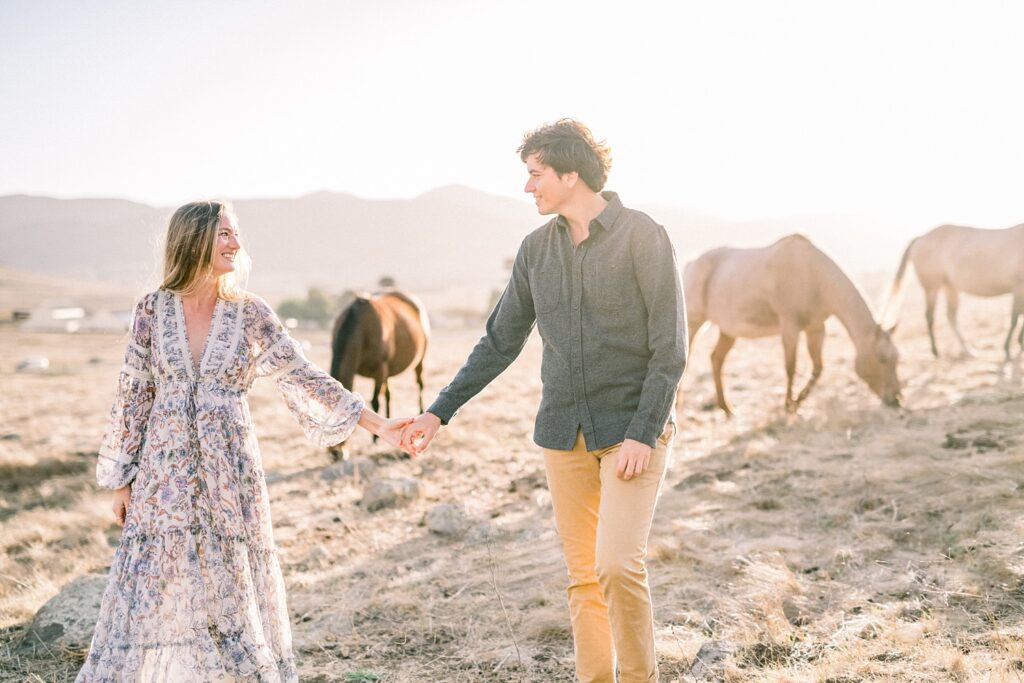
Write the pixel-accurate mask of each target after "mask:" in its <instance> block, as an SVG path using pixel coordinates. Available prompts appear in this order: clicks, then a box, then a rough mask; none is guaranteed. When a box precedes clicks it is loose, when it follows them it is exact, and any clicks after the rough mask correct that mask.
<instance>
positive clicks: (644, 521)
mask: <svg viewBox="0 0 1024 683" xmlns="http://www.w3.org/2000/svg"><path fill="white" fill-rule="evenodd" d="M674 436H675V425H673V424H669V425H668V426H667V427H666V428H665V432H664V433H663V434H662V435H661V437H659V439H658V443H657V446H656V448H654V449H653V450H652V452H651V461H650V465H649V466H648V468H647V469H646V470H644V472H643V473H641V474H640V476H639V477H633V478H632V479H630V480H629V481H623V480H621V479H619V478H618V477H617V476H616V474H615V470H616V467H617V465H618V455H619V447H620V446H621V444H616V445H614V446H611V447H609V448H604V449H601V450H597V451H588V450H587V447H586V444H585V443H584V441H583V434H582V433H580V434H578V435H577V437H576V445H575V446H574V447H573V449H572V450H571V451H558V450H550V449H544V463H545V466H546V469H547V478H548V488H549V489H550V490H551V501H552V504H553V506H554V511H555V527H556V528H557V530H558V535H559V537H560V538H561V539H562V549H563V551H564V552H565V563H566V566H567V567H568V569H569V588H568V593H569V613H570V619H571V621H572V633H573V641H574V645H575V652H576V676H577V677H578V679H579V680H580V681H581V683H615V680H616V679H615V668H616V659H617V660H618V661H617V664H618V671H619V679H618V680H619V681H620V683H650V682H652V681H657V680H658V663H657V659H656V657H655V653H654V615H653V611H652V608H651V592H650V589H649V588H648V586H647V569H646V567H645V565H644V558H645V557H646V555H647V537H648V535H649V534H650V531H651V521H652V519H653V518H654V507H655V504H656V503H657V501H658V494H659V492H660V490H661V482H662V480H663V479H664V476H665V468H666V466H667V463H668V460H669V457H670V454H671V450H672V439H673V437H674Z"/></svg>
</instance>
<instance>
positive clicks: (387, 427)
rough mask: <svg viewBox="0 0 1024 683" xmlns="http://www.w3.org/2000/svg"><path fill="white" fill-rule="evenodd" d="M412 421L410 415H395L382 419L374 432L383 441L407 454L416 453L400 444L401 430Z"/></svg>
mask: <svg viewBox="0 0 1024 683" xmlns="http://www.w3.org/2000/svg"><path fill="white" fill-rule="evenodd" d="M410 422H412V418H411V417H396V418H390V419H382V420H381V423H380V425H379V426H378V427H377V429H376V431H375V433H376V434H377V436H379V437H380V438H382V439H384V441H385V442H387V443H388V444H390V445H392V446H394V447H395V448H399V449H401V450H403V451H405V452H406V453H408V454H409V455H416V453H415V452H414V451H412V450H410V449H408V448H406V447H405V446H403V445H402V430H403V429H404V428H405V426H406V425H408V424H409V423H410Z"/></svg>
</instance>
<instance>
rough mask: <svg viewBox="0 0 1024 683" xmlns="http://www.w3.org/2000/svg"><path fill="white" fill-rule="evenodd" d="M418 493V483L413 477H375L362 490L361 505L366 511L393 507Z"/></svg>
mask: <svg viewBox="0 0 1024 683" xmlns="http://www.w3.org/2000/svg"><path fill="white" fill-rule="evenodd" d="M419 495H420V485H419V483H418V482H417V481H416V480H415V479H411V478H409V477H401V478H398V479H375V480H373V481H372V482H370V484H369V485H368V486H367V487H366V490H365V491H364V492H363V500H362V505H363V507H364V508H366V510H367V511H368V512H374V511H375V510H382V509H384V508H391V507H395V506H397V505H399V504H401V503H407V502H408V501H410V500H412V499H413V498H416V497H418V496H419Z"/></svg>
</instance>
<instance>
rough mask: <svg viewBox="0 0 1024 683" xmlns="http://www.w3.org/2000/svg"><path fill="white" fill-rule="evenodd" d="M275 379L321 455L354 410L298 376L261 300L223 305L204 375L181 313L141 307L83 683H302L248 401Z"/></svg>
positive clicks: (298, 360) (178, 307)
mask: <svg viewBox="0 0 1024 683" xmlns="http://www.w3.org/2000/svg"><path fill="white" fill-rule="evenodd" d="M257 377H271V378H273V379H274V380H275V381H276V383H277V386H278V388H279V390H280V392H281V394H282V396H283V397H284V400H285V403H286V404H287V405H288V408H289V409H290V410H291V412H292V413H294V414H295V416H296V417H297V418H298V420H299V422H300V423H301V424H302V427H303V429H304V431H305V432H306V434H307V435H308V436H309V437H310V438H311V439H312V440H313V441H314V442H315V443H316V444H318V445H319V446H327V445H332V444H335V443H338V442H340V441H343V440H344V439H346V438H347V437H348V436H349V434H351V432H352V431H353V430H354V429H355V426H356V423H357V422H358V420H359V416H360V414H361V412H362V409H363V400H362V399H361V398H360V397H359V396H358V395H357V394H353V393H350V392H349V391H347V390H345V388H344V387H342V386H341V384H340V383H338V382H337V381H335V380H334V379H332V378H331V377H330V376H329V375H327V374H326V373H324V372H323V371H322V370H320V369H318V368H317V367H316V366H314V365H312V364H311V363H310V362H309V361H307V360H306V359H305V358H304V357H303V355H302V351H301V349H300V348H299V346H298V345H297V344H296V342H295V341H294V340H293V339H292V338H291V337H290V336H289V335H288V333H287V331H286V330H285V329H284V328H283V327H282V325H281V323H280V322H279V321H278V319H277V317H276V316H275V315H274V312H273V311H272V310H271V309H270V307H269V306H268V305H267V304H266V302H264V301H263V300H262V299H259V298H257V297H254V296H251V295H249V296H247V297H246V298H244V299H239V300H225V299H218V300H217V302H216V305H215V307H214V313H213V320H212V322H211V324H210V332H209V335H208V336H207V339H206V346H205V348H204V350H203V353H202V357H201V360H200V361H199V364H198V367H196V366H195V365H194V363H193V361H192V355H191V353H190V352H189V345H188V339H187V333H186V330H185V316H184V309H183V307H182V302H181V298H180V297H179V296H178V295H177V294H173V293H171V292H168V291H166V290H158V291H156V292H154V293H152V294H149V295H147V296H145V297H143V299H142V300H141V301H140V302H139V304H138V307H137V308H136V311H135V318H134V322H133V325H132V333H131V340H130V341H129V343H128V348H127V350H126V352H125V362H124V366H123V368H122V370H121V373H120V376H119V378H118V386H117V393H116V397H115V400H114V406H113V409H112V410H111V414H110V423H109V425H108V427H107V431H106V434H105V436H104V438H103V442H102V445H101V447H100V453H99V462H98V465H97V479H98V481H99V483H100V485H101V486H104V487H107V488H111V489H116V488H119V487H122V486H124V485H126V484H129V483H130V484H131V485H132V494H131V503H130V505H129V508H128V514H127V520H126V523H125V526H124V530H123V532H122V534H121V542H120V545H119V546H118V548H117V551H116V553H115V555H114V559H113V562H112V565H111V567H110V578H109V582H108V584H107V588H106V591H105V593H104V595H103V602H102V606H101V608H100V616H99V621H98V623H97V625H96V631H95V633H94V635H93V640H92V646H91V647H90V650H89V655H88V657H87V658H86V661H85V664H84V666H83V668H82V670H81V671H80V672H79V674H78V679H77V680H78V681H236V680H245V681H296V680H298V677H297V674H296V668H295V659H294V657H293V655H292V647H291V628H290V626H289V622H288V611H287V608H286V606H285V594H284V583H283V581H282V578H281V568H280V566H279V564H278V561H277V558H276V556H275V550H274V541H273V535H272V530H271V525H270V506H269V501H268V496H267V486H266V482H265V480H264V475H263V470H262V467H261V464H260V454H259V446H258V445H257V443H256V437H255V434H254V433H253V427H252V421H251V418H250V416H249V407H248V405H247V404H246V392H247V390H248V389H249V387H250V386H251V385H252V383H253V380H254V379H255V378H257Z"/></svg>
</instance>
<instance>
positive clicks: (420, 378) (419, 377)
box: [416, 360, 423, 415]
mask: <svg viewBox="0 0 1024 683" xmlns="http://www.w3.org/2000/svg"><path fill="white" fill-rule="evenodd" d="M416 386H418V387H419V388H420V415H422V414H423V361H422V360H421V361H420V362H419V364H417V365H416Z"/></svg>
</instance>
